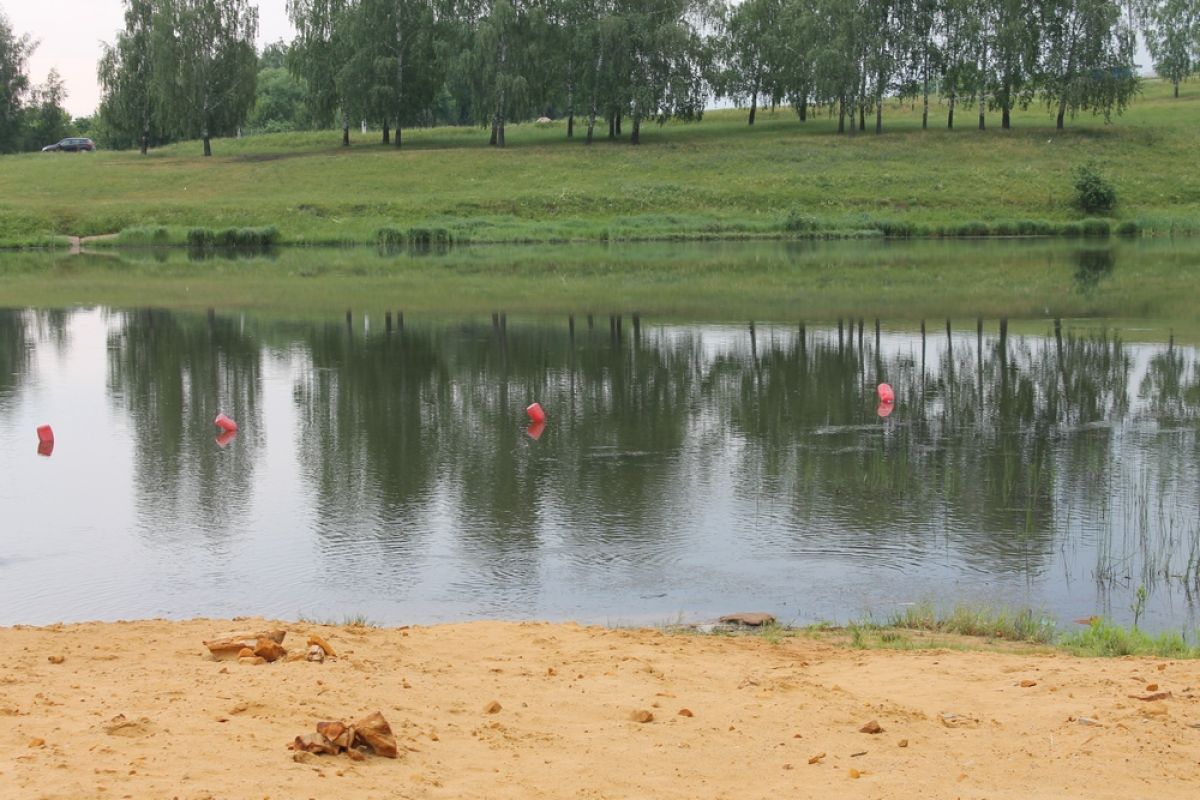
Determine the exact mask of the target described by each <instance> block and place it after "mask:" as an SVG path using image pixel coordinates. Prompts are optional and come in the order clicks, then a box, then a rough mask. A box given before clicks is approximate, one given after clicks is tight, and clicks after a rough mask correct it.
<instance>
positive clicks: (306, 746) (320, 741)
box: [292, 733, 340, 756]
mask: <svg viewBox="0 0 1200 800" xmlns="http://www.w3.org/2000/svg"><path fill="white" fill-rule="evenodd" d="M292 749H293V750H297V751H300V752H304V753H317V754H321V753H327V754H329V755H331V756H336V755H337V754H338V750H339V749H340V748H339V747H338V746H337V745H336V744H334V743H333V742H331V741H329V737H327V736H325V735H324V734H322V733H306V734H303V735H301V736H297V737H296V738H295V739H293V740H292Z"/></svg>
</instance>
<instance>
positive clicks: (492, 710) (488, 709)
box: [483, 700, 503, 714]
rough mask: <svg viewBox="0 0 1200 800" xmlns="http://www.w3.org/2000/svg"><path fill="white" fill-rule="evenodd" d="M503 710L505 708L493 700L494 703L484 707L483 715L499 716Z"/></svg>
mask: <svg viewBox="0 0 1200 800" xmlns="http://www.w3.org/2000/svg"><path fill="white" fill-rule="evenodd" d="M501 708H503V706H501V705H500V704H499V703H498V702H496V701H495V700H493V701H492V702H490V703H488V704H487V705H486V706H484V707H483V713H485V714H499V713H500V709H501Z"/></svg>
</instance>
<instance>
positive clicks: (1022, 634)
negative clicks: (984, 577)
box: [885, 603, 1056, 644]
mask: <svg viewBox="0 0 1200 800" xmlns="http://www.w3.org/2000/svg"><path fill="white" fill-rule="evenodd" d="M885 627H888V628H902V629H906V630H918V631H935V632H939V633H952V634H956V635H959V636H982V637H984V638H988V639H1001V640H1004V641H1010V642H1032V643H1035V644H1050V643H1052V642H1054V640H1055V636H1056V632H1055V625H1054V620H1053V619H1051V618H1050V617H1047V616H1045V615H1044V614H1038V613H1035V612H1034V611H1033V610H1032V609H1028V608H1025V609H1016V610H1011V609H993V608H990V607H987V606H971V605H956V606H954V607H953V608H952V609H950V610H949V611H948V612H941V611H939V610H938V608H937V607H936V606H935V605H934V604H933V603H918V604H915V605H911V606H906V607H905V608H904V610H903V611H899V612H896V613H895V614H893V615H892V616H890V617H889V618H888V620H887V622H886V624H885Z"/></svg>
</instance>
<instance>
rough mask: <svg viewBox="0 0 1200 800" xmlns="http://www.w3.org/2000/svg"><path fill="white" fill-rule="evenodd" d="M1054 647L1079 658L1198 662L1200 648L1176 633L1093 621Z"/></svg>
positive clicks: (1063, 637)
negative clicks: (1191, 659) (1150, 658)
mask: <svg viewBox="0 0 1200 800" xmlns="http://www.w3.org/2000/svg"><path fill="white" fill-rule="evenodd" d="M1057 643H1058V645H1059V646H1060V647H1062V648H1063V649H1065V650H1067V651H1068V652H1070V653H1073V654H1075V655H1078V656H1094V657H1105V656H1158V657H1160V658H1200V645H1197V644H1188V643H1187V642H1186V641H1185V640H1184V638H1183V636H1181V635H1180V634H1178V633H1174V632H1166V633H1160V634H1157V635H1156V634H1149V633H1146V632H1145V631H1142V630H1140V629H1138V628H1123V627H1121V626H1120V625H1116V624H1114V623H1112V622H1110V621H1109V620H1106V619H1096V620H1093V621H1092V623H1091V624H1090V625H1088V626H1087V627H1086V628H1084V629H1082V630H1080V631H1076V632H1074V633H1068V634H1066V635H1064V636H1062V637H1061V638H1059V640H1058V642H1057Z"/></svg>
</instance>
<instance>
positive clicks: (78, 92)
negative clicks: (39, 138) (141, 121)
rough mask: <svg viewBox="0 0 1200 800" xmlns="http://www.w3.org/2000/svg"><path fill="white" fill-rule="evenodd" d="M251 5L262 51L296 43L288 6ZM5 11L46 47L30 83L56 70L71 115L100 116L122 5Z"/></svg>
mask: <svg viewBox="0 0 1200 800" xmlns="http://www.w3.org/2000/svg"><path fill="white" fill-rule="evenodd" d="M251 5H257V6H259V9H258V43H259V49H261V48H262V45H263V44H264V43H266V42H273V41H275V40H276V39H287V40H290V39H291V38H292V26H291V25H290V24H289V23H288V19H287V10H286V6H285V0H261V1H260V2H257V3H255V2H251ZM0 9H2V10H3V12H4V14H5V16H7V17H8V20H9V22H10V23H12V27H13V31H14V32H15V33H16V34H17V35H18V36H20V35H21V34H25V33H27V34H29V35H30V36H31V37H32V38H34V39H36V40H38V41H39V42H40V44H39V45H38V48H37V50H35V51H34V54H33V57H32V58H30V59H29V77H30V79H31V80H32V81H33V82H34V83H42V82H43V81H45V80H46V73H48V72H49V71H50V69H51V68H52V67H56V68H57V69H58V72H59V74H60V75H62V78H63V82H64V83H65V84H66V87H67V100H66V104H65V105H66V107H67V111H69V112H70V113H71V115H72V116H75V117H81V116H85V115H87V114H91V113H92V112H93V111H95V110H96V106H97V105H99V103H100V85H99V83H97V81H96V62H97V61H99V60H100V43H101V42H112V41H113V40H114V39H116V34H117V31H118V30H119V29H120V28H122V27H123V26H124V6H123V4H122V2H121V0H0Z"/></svg>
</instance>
